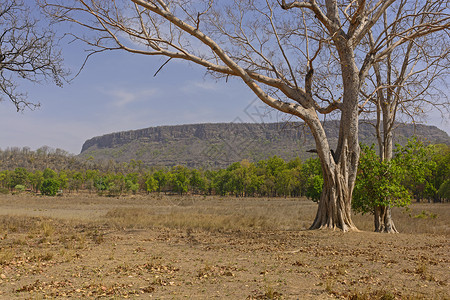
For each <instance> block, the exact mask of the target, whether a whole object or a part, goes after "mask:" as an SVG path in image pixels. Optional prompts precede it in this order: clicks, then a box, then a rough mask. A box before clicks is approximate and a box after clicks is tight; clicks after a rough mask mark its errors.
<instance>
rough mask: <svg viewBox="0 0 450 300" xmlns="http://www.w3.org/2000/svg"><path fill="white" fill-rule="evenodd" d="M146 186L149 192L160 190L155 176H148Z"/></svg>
mask: <svg viewBox="0 0 450 300" xmlns="http://www.w3.org/2000/svg"><path fill="white" fill-rule="evenodd" d="M145 186H146V188H147V192H149V193H151V192H155V191H157V190H158V181H156V179H155V178H154V177H153V176H150V177H148V179H147V180H146V181H145Z"/></svg>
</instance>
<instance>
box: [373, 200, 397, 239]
mask: <svg viewBox="0 0 450 300" xmlns="http://www.w3.org/2000/svg"><path fill="white" fill-rule="evenodd" d="M374 225H375V232H382V233H398V230H397V228H395V224H394V221H393V220H392V214H391V207H390V206H378V207H376V208H375V211H374Z"/></svg>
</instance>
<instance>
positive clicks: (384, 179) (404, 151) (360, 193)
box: [352, 139, 433, 232]
mask: <svg viewBox="0 0 450 300" xmlns="http://www.w3.org/2000/svg"><path fill="white" fill-rule="evenodd" d="M361 149H362V155H361V158H360V162H359V171H358V175H357V181H356V185H355V190H354V193H353V202H352V207H353V209H354V210H355V211H357V212H361V213H372V214H373V215H374V226H375V231H376V232H398V231H397V229H396V227H395V225H394V223H393V221H392V216H391V214H390V209H386V208H388V207H405V206H408V205H409V204H410V203H411V197H412V192H411V190H409V189H408V187H411V185H412V183H414V184H417V183H423V182H424V180H425V178H426V175H427V174H428V172H430V169H432V168H433V162H432V161H430V160H429V157H430V156H431V155H430V151H431V150H432V149H431V147H425V146H424V145H423V143H421V142H420V141H418V140H417V139H411V140H409V141H408V143H407V145H405V146H400V145H397V148H396V150H395V156H394V157H393V159H391V160H389V161H386V160H385V161H380V158H379V156H378V155H377V154H376V153H375V150H374V147H373V145H372V147H368V146H366V145H361Z"/></svg>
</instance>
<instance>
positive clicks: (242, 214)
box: [0, 195, 450, 299]
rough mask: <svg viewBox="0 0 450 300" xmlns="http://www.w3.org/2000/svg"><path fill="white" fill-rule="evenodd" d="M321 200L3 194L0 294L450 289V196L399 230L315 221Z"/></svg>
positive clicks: (428, 295) (243, 294)
mask: <svg viewBox="0 0 450 300" xmlns="http://www.w3.org/2000/svg"><path fill="white" fill-rule="evenodd" d="M315 207H316V204H314V203H312V202H310V201H306V200H298V199H235V198H214V197H213V198H204V197H187V198H179V197H177V196H171V197H144V196H142V197H130V196H128V197H125V198H120V199H116V198H104V197H97V196H89V195H73V196H64V197H58V198H46V197H36V196H27V195H14V196H13V195H3V196H0V298H2V299H45V298H57V299H59V298H89V299H95V298H105V299H122V298H133V299H135V298H136V299H137V298H139V299H149V298H154V299H334V298H346V299H450V294H449V290H450V289H449V283H450V282H449V277H450V272H449V271H450V255H449V253H450V251H449V250H450V243H449V230H450V220H449V218H448V216H449V211H450V204H414V205H412V207H411V210H409V211H408V212H406V213H405V212H404V211H394V213H395V214H394V217H395V218H396V220H397V224H396V225H397V227H398V228H400V229H401V228H409V230H410V231H415V232H411V233H400V234H395V235H389V234H377V233H372V232H369V231H361V232H350V233H342V232H339V231H334V232H333V231H309V230H306V226H307V224H309V223H310V222H312V219H313V217H314V211H315ZM356 221H357V225H358V226H359V228H362V229H365V228H366V227H367V228H366V230H369V229H370V224H371V218H370V216H355V222H356ZM290 224H292V225H290Z"/></svg>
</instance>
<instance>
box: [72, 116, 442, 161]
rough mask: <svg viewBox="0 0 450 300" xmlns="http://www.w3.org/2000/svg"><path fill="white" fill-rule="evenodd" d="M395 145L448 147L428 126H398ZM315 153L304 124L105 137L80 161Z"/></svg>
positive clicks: (89, 145) (165, 129) (216, 126)
mask: <svg viewBox="0 0 450 300" xmlns="http://www.w3.org/2000/svg"><path fill="white" fill-rule="evenodd" d="M325 130H326V134H327V136H328V137H329V139H330V141H331V147H335V143H336V142H337V136H338V133H339V123H338V122H337V121H327V122H326V124H325ZM396 132H397V134H396V142H397V143H400V144H403V143H404V142H406V140H407V139H408V138H409V137H411V136H413V135H417V136H419V138H420V137H423V138H426V139H427V141H430V142H432V143H445V144H450V138H449V136H448V135H447V134H446V133H445V132H444V131H442V130H440V129H438V128H436V127H434V126H425V125H415V126H413V125H400V126H399V127H398V128H397V131H396ZM359 135H360V141H361V142H363V143H366V144H369V145H370V144H372V143H375V142H376V140H375V135H374V131H373V127H372V125H370V124H364V123H361V124H360V129H359ZM313 148H315V143H314V140H313V137H312V135H311V133H310V131H309V129H308V127H307V126H305V125H304V123H301V122H283V123H265V124H257V123H206V124H189V125H174V126H158V127H149V128H144V129H139V130H130V131H122V132H115V133H110V134H106V135H103V136H98V137H94V138H91V139H89V140H87V141H86V142H85V143H84V144H83V147H82V150H81V154H80V156H81V157H90V156H92V157H94V159H96V160H104V159H106V160H110V159H112V160H115V161H119V162H128V161H130V160H131V159H135V160H141V161H142V162H143V163H144V164H145V165H166V166H172V165H177V164H182V165H187V166H191V167H211V166H213V167H225V166H227V165H229V164H230V163H233V162H236V161H241V160H243V159H248V160H250V161H257V160H261V159H267V158H268V157H270V156H273V155H278V156H280V157H282V158H283V159H285V160H291V159H294V158H295V157H300V158H301V159H302V160H304V159H307V158H309V157H315V154H314V153H308V152H307V150H310V149H313Z"/></svg>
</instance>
